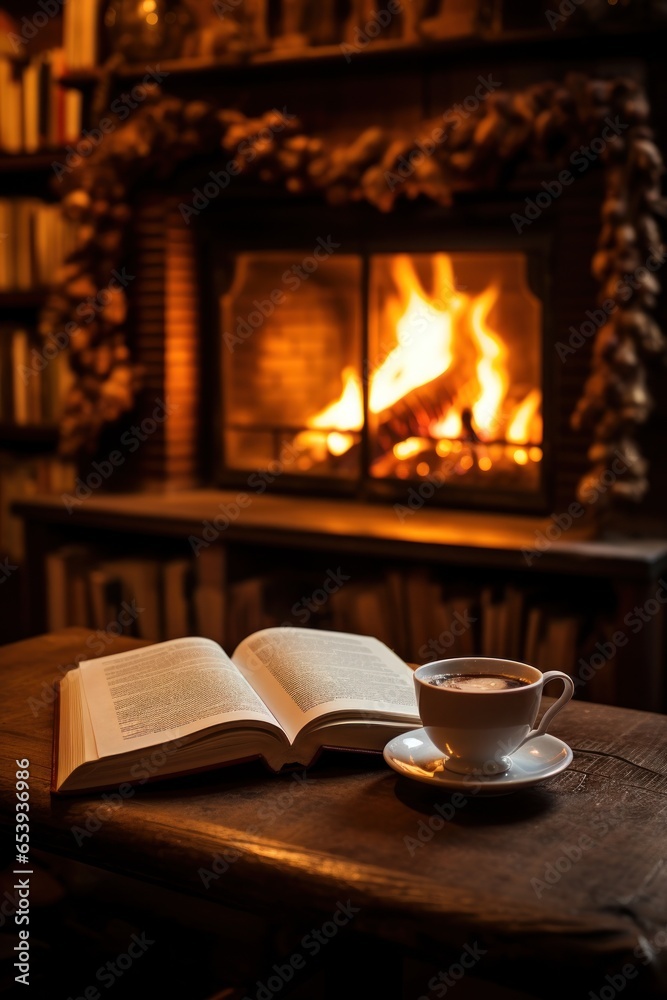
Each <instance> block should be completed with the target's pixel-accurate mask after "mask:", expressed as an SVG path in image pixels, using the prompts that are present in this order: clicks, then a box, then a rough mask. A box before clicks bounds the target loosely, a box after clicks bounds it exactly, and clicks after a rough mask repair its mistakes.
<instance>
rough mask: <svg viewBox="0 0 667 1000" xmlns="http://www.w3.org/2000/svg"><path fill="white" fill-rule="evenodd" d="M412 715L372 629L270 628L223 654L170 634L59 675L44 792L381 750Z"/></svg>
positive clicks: (415, 721) (405, 676) (396, 662)
mask: <svg viewBox="0 0 667 1000" xmlns="http://www.w3.org/2000/svg"><path fill="white" fill-rule="evenodd" d="M419 724H420V721H419V716H418V714H417V705H416V700H415V693H414V683H413V679H412V671H411V670H410V668H409V667H408V666H407V665H406V664H405V663H404V662H403V661H402V660H400V659H399V658H398V656H396V655H395V653H392V651H391V650H390V649H389V648H388V647H387V646H385V645H384V644H383V643H381V642H380V641H379V640H378V639H373V638H371V637H369V636H359V635H351V634H349V633H346V632H324V631H319V630H312V629H300V628H267V629H263V630H262V631H260V632H255V633H254V634H253V635H250V636H248V638H246V639H244V640H243V642H241V643H240V644H239V645H238V646H237V648H236V650H235V651H234V654H233V656H232V657H231V658H230V657H229V656H227V654H226V653H225V652H223V650H222V649H221V647H220V646H219V645H218V644H217V643H215V642H213V641H212V640H211V639H201V638H190V639H172V640H170V641H169V642H161V643H158V644H157V645H154V646H146V647H144V648H143V649H137V650H132V651H130V652H127V653H117V654H114V655H112V656H104V657H101V658H100V659H96V660H86V661H84V662H82V663H81V664H80V665H79V667H78V668H77V669H76V670H71V671H69V673H67V674H66V675H65V677H64V678H63V679H62V681H61V682H60V697H59V699H58V705H57V710H56V730H55V734H54V766H53V781H52V790H53V791H57V792H73V791H83V790H93V789H95V790H97V789H101V788H108V787H110V786H112V785H118V784H120V783H123V782H129V783H141V784H143V783H144V782H145V781H147V780H149V779H152V778H164V777H171V776H173V775H175V774H182V773H185V772H189V771H198V770H203V769H205V768H211V767H216V766H219V765H222V764H229V763H232V762H240V761H242V760H249V759H252V758H253V757H263V758H264V760H265V761H266V763H267V764H268V766H269V767H270V768H272V769H273V770H274V771H279V770H280V769H281V768H283V767H285V766H286V765H290V764H300V765H304V766H306V765H308V764H310V763H312V762H313V760H314V759H315V757H317V755H318V753H319V752H320V750H321V749H323V748H324V747H331V748H336V749H341V750H371V751H381V750H382V748H383V747H384V745H385V744H386V743H387V742H388V740H390V739H391V738H392V736H395V735H397V734H398V733H401V732H405V731H406V730H408V729H411V728H413V727H415V726H418V725H419Z"/></svg>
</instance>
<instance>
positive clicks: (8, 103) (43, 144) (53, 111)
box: [0, 0, 83, 154]
mask: <svg viewBox="0 0 667 1000" xmlns="http://www.w3.org/2000/svg"><path fill="white" fill-rule="evenodd" d="M71 2H72V0H70V3H71ZM66 70H67V55H66V53H65V50H64V49H63V48H55V49H49V50H48V51H45V52H40V53H37V54H36V55H34V56H32V58H31V59H30V61H29V62H28V63H26V64H25V65H24V66H21V65H19V64H17V63H16V62H15V61H14V60H12V59H8V58H6V57H3V56H0V153H9V154H19V153H28V154H30V153H37V152H39V151H40V150H42V149H56V148H59V147H61V146H65V145H66V144H67V143H72V142H76V140H77V139H78V138H79V136H80V135H81V129H82V126H83V117H82V114H83V96H82V94H81V92H80V91H78V90H75V89H66V88H64V87H63V86H62V85H61V83H60V79H61V77H62V76H64V74H65V72H66Z"/></svg>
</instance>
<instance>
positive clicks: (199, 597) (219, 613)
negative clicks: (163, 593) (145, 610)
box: [165, 545, 246, 643]
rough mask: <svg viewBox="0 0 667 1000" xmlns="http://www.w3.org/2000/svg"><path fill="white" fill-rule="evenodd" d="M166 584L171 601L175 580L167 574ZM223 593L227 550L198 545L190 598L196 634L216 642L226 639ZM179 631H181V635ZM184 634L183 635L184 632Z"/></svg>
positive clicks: (173, 596)
mask: <svg viewBox="0 0 667 1000" xmlns="http://www.w3.org/2000/svg"><path fill="white" fill-rule="evenodd" d="M175 572H176V570H174V569H172V571H171V574H172V576H173V574H174V573H175ZM166 583H167V581H166V579H165V584H166ZM169 585H170V594H171V601H172V603H174V602H175V596H176V595H175V593H173V591H172V586H175V583H174V581H173V580H172V579H171V578H170V580H169ZM165 589H166V588H165ZM226 597H227V552H226V550H225V549H224V548H223V547H222V546H219V545H212V546H210V547H209V548H207V549H202V551H201V552H200V553H199V556H198V558H197V572H196V582H195V586H194V593H193V597H192V600H193V603H194V612H195V620H196V623H197V631H198V632H199V634H200V635H205V636H207V637H208V638H209V639H213V640H214V641H215V642H219V643H223V642H225V641H226V639H225V627H226V623H227V614H226ZM182 624H183V622H182V621H181V625H182ZM183 634H184V633H181V635H183ZM185 634H186V635H187V632H186V633H185ZM245 634H246V633H245V632H244V635H245ZM165 638H167V639H172V638H176V636H173V635H165Z"/></svg>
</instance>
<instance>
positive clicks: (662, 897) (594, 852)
mask: <svg viewBox="0 0 667 1000" xmlns="http://www.w3.org/2000/svg"><path fill="white" fill-rule="evenodd" d="M87 638H88V633H87V632H86V631H85V630H83V629H67V630H65V631H63V632H60V633H57V634H54V635H50V636H43V637H39V638H36V639H31V640H28V641H26V642H22V643H17V644H15V645H13V646H6V647H4V648H3V649H0V682H1V684H2V700H1V706H0V712H1V714H2V734H1V736H0V750H1V754H2V764H3V766H2V775H1V779H0V782H1V783H0V818H1V819H2V822H3V824H5V823H8V822H9V821H10V817H11V816H13V812H14V803H15V798H14V788H13V782H14V771H15V766H14V761H15V758H17V757H18V758H22V757H28V758H29V759H30V771H31V803H30V804H31V814H30V816H31V838H32V839H31V843H32V845H33V846H34V847H41V848H43V849H48V850H52V851H55V852H59V853H64V854H66V855H70V856H72V857H75V858H77V859H78V860H81V861H86V862H88V863H91V864H94V865H98V866H101V867H104V868H108V869H112V870H114V871H117V872H123V873H126V874H132V875H134V876H138V877H140V878H142V879H148V880H154V881H158V882H160V883H162V884H166V885H168V886H170V887H172V888H175V889H181V890H185V891H186V892H190V893H193V894H199V895H202V896H205V897H206V898H207V899H209V900H211V899H216V900H220V901H222V902H224V903H225V904H227V905H233V906H239V907H241V908H246V909H247V908H250V909H252V910H253V911H256V912H258V913H266V912H270V911H273V912H274V913H275V911H276V908H277V907H280V908H283V909H284V911H285V912H286V913H291V915H292V918H293V919H294V921H295V922H296V924H297V925H299V922H300V926H302V927H303V929H304V930H303V933H305V930H307V929H308V928H311V927H319V926H322V925H323V924H324V923H325V922H326V921H331V920H332V916H333V915H334V913H336V912H337V907H338V904H339V903H343V904H345V905H347V904H348V901H350V904H351V906H352V907H353V908H355V911H353V917H352V919H351V920H350V921H349V927H345V928H344V929H342V930H341V932H340V933H341V934H345V935H349V939H350V941H352V939H353V938H354V939H355V940H363V941H365V942H366V944H365V947H366V948H368V949H369V950H367V951H365V952H364V954H366V955H367V956H370V955H373V954H374V952H373V951H372V950H371V945H370V944H369V943H368V942H372V941H375V942H383V943H385V944H386V943H389V944H390V945H391V952H392V954H393V955H394V956H400V955H402V954H410V953H411V954H417V955H419V956H422V957H426V958H428V959H429V960H432V961H433V962H434V963H437V965H438V968H439V969H441V970H443V971H444V972H445V973H446V972H447V970H448V969H449V968H450V966H452V963H456V962H457V961H458V959H459V958H460V957H461V956H462V955H463V954H464V949H465V948H466V946H469V950H468V952H467V954H468V955H470V954H471V952H473V951H475V949H477V955H478V958H477V959H475V963H474V968H472V969H471V971H470V973H469V975H471V976H475V975H479V976H480V977H483V978H484V979H487V980H492V981H496V982H502V983H505V984H507V985H514V986H515V987H516V988H521V987H523V988H525V989H526V990H527V991H528V992H531V993H535V994H536V995H538V996H543V997H552V996H553V997H558V998H559V1000H561V998H564V997H567V998H570V997H581V998H582V1000H583V998H588V997H589V991H590V990H593V992H594V995H595V996H596V997H600V990H603V993H602V997H601V1000H608V998H609V997H610V996H611V995H612V994H611V992H610V990H612V989H614V987H613V986H611V985H610V983H614V982H615V983H616V986H618V985H619V983H620V982H621V981H622V984H623V989H622V990H618V989H616V993H618V992H621V993H622V996H623V997H624V998H625V997H642V998H643V997H650V996H663V995H667V994H665V992H664V984H665V982H667V864H666V861H667V823H666V819H667V719H666V718H664V717H663V716H658V715H652V714H649V713H642V712H636V711H629V710H624V709H614V708H608V707H606V706H599V705H591V704H585V703H573V704H571V705H570V706H568V707H567V708H566V709H565V710H564V712H563V713H562V714H561V715H559V717H558V719H557V720H556V722H555V724H554V727H553V730H554V732H555V734H556V735H558V736H560V737H561V738H563V739H564V740H566V741H567V742H568V743H569V744H570V745H571V746H572V748H573V749H574V763H573V765H572V766H571V767H570V768H569V769H568V770H567V771H565V772H563V773H562V774H560V775H559V776H557V777H556V778H553V779H551V780H550V781H549V782H547V783H545V784H543V785H541V786H539V787H537V788H535V789H532V790H530V791H525V792H522V793H517V794H514V795H510V796H507V797H503V798H496V799H486V800H482V799H481V798H474V797H471V798H470V799H469V800H468V801H467V802H466V803H465V804H463V805H458V806H457V808H456V809H455V815H454V817H453V819H451V820H449V821H447V822H445V821H444V820H442V817H441V816H440V814H439V813H438V811H437V809H436V807H437V806H441V807H442V806H444V805H445V804H447V803H448V802H449V800H450V796H449V795H448V794H446V793H444V792H443V793H442V794H434V793H433V792H432V790H431V789H430V788H428V787H426V786H421V785H416V784H412V783H410V782H408V781H407V780H406V779H400V778H398V777H397V776H396V775H395V774H394V772H392V771H390V770H389V769H388V768H386V767H385V766H384V764H383V763H382V762H378V763H374V764H373V763H372V764H370V765H369V764H368V762H367V761H366V760H364V761H361V760H360V758H359V757H358V756H354V757H352V758H342V756H340V755H339V756H338V757H336V758H335V757H333V756H332V757H329V758H328V760H325V761H323V762H322V764H321V765H320V766H318V767H316V768H315V769H313V770H312V771H311V772H310V773H309V775H308V776H307V780H306V781H305V782H304V781H303V776H302V775H299V776H297V777H296V778H295V777H294V776H290V775H285V776H281V777H279V778H278V777H274V776H270V775H266V774H265V773H264V772H263V771H262V770H261V769H260V768H259V767H258V766H255V765H247V766H243V767H242V768H237V769H229V770H220V771H217V772H209V773H208V774H203V775H197V776H196V777H194V778H189V779H179V780H171V781H169V782H162V783H158V784H154V785H152V786H149V785H145V786H144V787H142V788H140V789H137V791H136V793H135V794H134V795H133V796H132V797H130V798H127V799H125V800H123V801H122V802H121V803H120V804H116V803H114V802H113V801H109V800H107V801H106V802H105V801H104V799H103V797H102V796H101V795H99V794H98V795H90V796H83V797H80V798H79V797H77V798H52V797H51V796H50V794H49V773H50V765H51V733H52V722H53V719H52V712H53V710H52V706H51V705H50V704H48V690H49V685H50V684H51V683H52V682H53V681H54V680H55V679H56V678H57V677H58V676H59V674H60V672H61V671H60V667H59V665H66V664H69V663H72V662H73V661H74V659H75V657H76V655H77V653H81V654H83V653H84V652H85V650H86V645H85V643H86V639H87ZM135 645H137V643H136V642H135V641H133V640H128V639H120V640H118V641H115V642H114V644H113V646H111V647H109V648H110V651H111V650H116V651H120V650H121V649H126V648H131V647H133V646H135ZM44 692H47V698H46V699H44ZM30 699H36V700H35V701H31V700H30ZM33 709H36V713H35V711H33ZM450 811H451V810H450ZM91 817H93V820H92V823H91ZM87 824H88V828H91V827H95V828H96V827H98V826H99V828H96V829H95V830H94V832H93V833H92V835H91V836H87V837H85V838H83V840H81V838H79V839H80V840H81V843H80V846H79V844H78V843H77V841H76V839H75V836H74V834H73V832H72V827H79V828H82V829H85V828H86V825H87ZM420 837H421V840H420ZM416 845H419V846H416ZM225 852H227V857H228V858H231V859H232V860H231V861H230V863H229V864H228V866H227V870H226V871H225V872H224V874H222V875H221V876H220V877H218V878H213V879H211V880H210V881H209V885H208V887H207V888H205V887H204V884H203V881H202V877H201V870H202V869H207V870H209V871H213V859H214V858H215V857H216V856H222V857H224V856H225ZM229 852H236V854H230V853H229ZM218 866H220V862H218ZM356 911H358V912H356ZM642 943H644V944H646V945H648V944H649V943H653V944H654V945H655V954H653V955H652V956H651V957H646V958H645V957H644V952H642V951H641V949H640V946H641V944H642ZM395 946H398V947H395ZM482 952H483V954H482ZM288 957H289V956H286V958H288ZM471 961H472V959H469V960H468V964H469V963H470V962H471ZM367 965H368V966H370V968H369V974H371V973H372V975H371V976H370V982H371V984H374V986H375V989H374V995H378V996H379V995H382V996H389V995H390V993H389V992H385V993H382V992H381V991H379V990H378V983H379V981H380V980H379V978H378V972H377V967H375V968H373V967H372V963H371V962H368V963H367ZM388 967H389V966H387V968H388ZM624 967H625V968H624ZM606 976H610V977H611V980H607V979H606V978H605V977H606ZM614 977H616V978H614ZM619 977H623V978H622V980H621V979H619ZM394 985H396V984H394ZM605 987H607V989H606V992H604V988H605ZM431 988H432V987H431ZM428 992H429V989H428V986H427V984H426V983H425V984H424V989H423V993H424V994H427V993H428ZM396 995H400V993H398V992H397V993H396ZM432 995H433V994H432ZM613 995H616V994H613Z"/></svg>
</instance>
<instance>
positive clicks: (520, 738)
mask: <svg viewBox="0 0 667 1000" xmlns="http://www.w3.org/2000/svg"><path fill="white" fill-rule="evenodd" d="M442 674H449V675H451V674H455V675H456V674H458V675H461V674H475V675H480V674H487V675H489V674H494V675H495V674H498V675H502V676H503V677H510V678H513V679H516V680H520V681H523V682H524V683H522V684H521V685H520V686H518V687H513V688H506V689H504V690H493V691H488V690H487V691H463V690H457V689H456V688H454V687H448V686H438V685H435V684H431V683H429V679H430V678H432V677H435V676H438V675H440V676H441V675H442ZM414 678H415V688H416V691H417V704H418V708H419V714H420V716H421V720H422V723H423V726H424V728H425V730H426V732H427V734H428V737H429V739H430V740H431V742H432V743H433V744H434V745H435V746H436V747H437V748H438V750H440V751H441V752H442V754H443V756H444V757H445V761H444V766H445V767H446V768H448V769H449V770H450V771H456V772H457V773H459V774H486V775H490V774H501V773H502V772H503V771H507V770H508V768H509V767H510V766H511V760H510V758H511V755H512V754H513V753H515V752H516V751H517V750H518V749H519V747H521V746H523V745H524V743H526V742H527V741H528V740H532V739H534V738H535V737H536V736H542V735H543V734H544V733H545V732H546V731H547V728H548V726H549V723H550V722H551V720H552V719H553V717H554V716H555V715H556V713H557V712H560V710H561V708H563V707H564V706H565V705H566V704H567V702H568V701H569V700H570V698H571V697H572V695H573V694H574V684H573V682H572V678H571V677H568V675H567V674H564V673H563V672H562V671H560V670H549V671H547V673H542V671H541V670H538V669H537V667H531V666H530V665H529V664H527V663H518V662H516V661H515V660H500V659H496V658H495V657H485V656H474V657H472V656H471V657H467V656H464V657H457V658H456V659H451V660H436V661H435V662H434V663H427V664H425V665H424V666H422V667H418V668H417V670H415V673H414ZM556 678H558V679H559V680H562V682H563V686H564V691H563V693H562V694H561V696H560V698H559V699H558V701H557V702H556V703H555V704H554V705H552V706H551V708H549V709H548V710H547V711H546V712H545V713H544V716H543V717H542V720H541V721H540V724H539V726H538V727H537V729H534V728H533V727H534V725H535V719H536V718H537V713H538V711H539V707H540V701H541V698H542V690H543V688H544V685H545V684H547V683H548V682H549V681H552V680H555V679H556Z"/></svg>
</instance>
